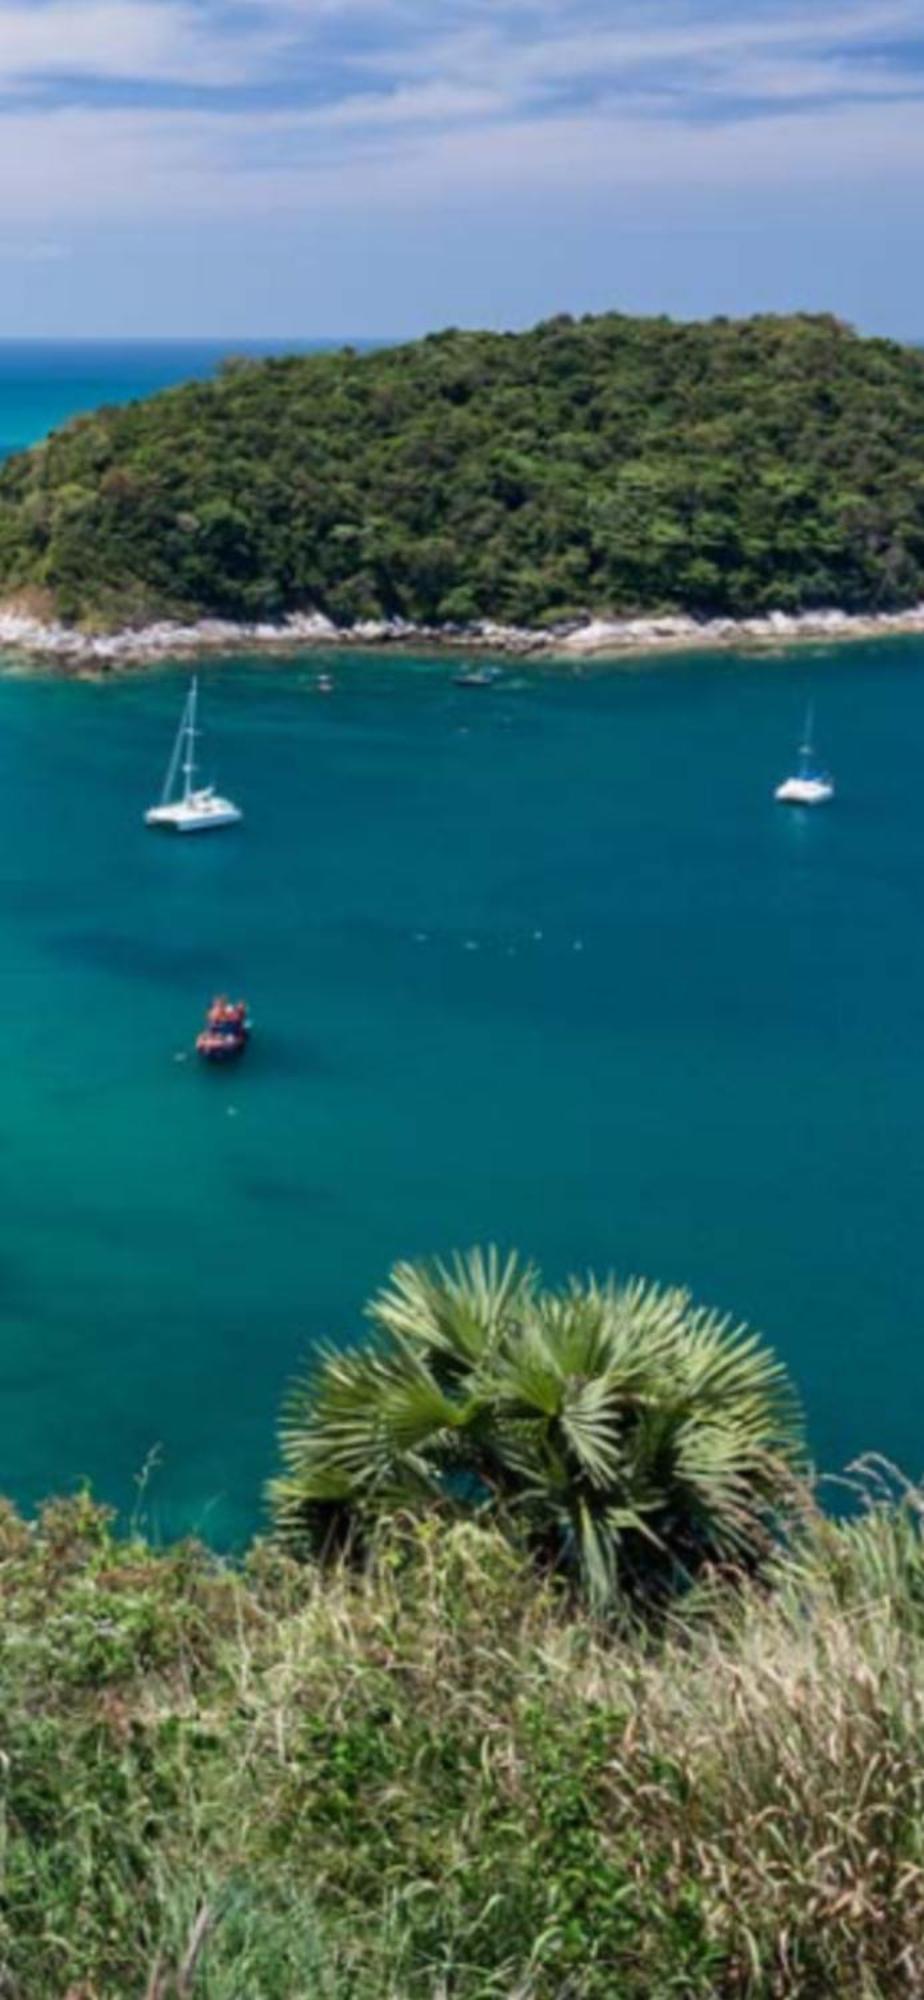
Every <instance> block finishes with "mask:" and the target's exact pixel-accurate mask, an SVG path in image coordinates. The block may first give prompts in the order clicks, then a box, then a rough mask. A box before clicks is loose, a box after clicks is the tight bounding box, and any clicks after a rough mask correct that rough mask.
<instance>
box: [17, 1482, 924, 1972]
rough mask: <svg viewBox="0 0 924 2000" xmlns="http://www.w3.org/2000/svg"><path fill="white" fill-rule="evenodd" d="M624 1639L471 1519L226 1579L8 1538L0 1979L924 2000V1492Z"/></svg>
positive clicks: (149, 1558)
mask: <svg viewBox="0 0 924 2000" xmlns="http://www.w3.org/2000/svg"><path fill="white" fill-rule="evenodd" d="M866 1490H867V1504H866V1506H865V1509H864V1511H863V1513H862V1515H861V1517H860V1518H859V1519H857V1520H856V1521H854V1522H853V1523H851V1524H846V1525H844V1524H837V1523H832V1522H830V1521H825V1520H822V1519H821V1518H817V1517H815V1516H814V1515H813V1514H811V1513H809V1515H808V1516H807V1521H806V1528H805V1534H804V1538H803V1541H802V1544H801V1546H800V1547H799V1549H798V1550H797V1551H796V1552H795V1554H794V1555H793V1557H792V1558H790V1559H787V1561H786V1563H785V1564H782V1565H781V1567H780V1571H779V1574H778V1576H777V1577H776V1578H775V1579H774V1581H773V1585H772V1587H768V1586H767V1585H766V1584H764V1585H762V1586H761V1588H760V1589H758V1588H756V1587H754V1588H753V1589H751V1590H750V1591H748V1592H746V1593H745V1594H744V1595H743V1596H742V1595H741V1593H740V1591H739V1592H736V1593H732V1592H731V1591H728V1592H726V1591H724V1590H723V1587H722V1584H721V1581H718V1582H716V1583H715V1584H714V1585H713V1586H712V1588H711V1591H710V1593H709V1595H708V1601H707V1600H706V1598H705V1597H704V1596H703V1595H702V1594H700V1595H699V1596H698V1597H697V1598H693V1599H691V1600H690V1602H689V1603H688V1604H687V1605H686V1606H685V1608H684V1611H683V1613H682V1615H678V1616H677V1618H676V1619H675V1620H674V1621H673V1623H672V1624H671V1625H670V1626H669V1628H668V1629H667V1630H666V1631H662V1632H661V1633H660V1634H659V1635H658V1636H657V1638H654V1637H652V1636H651V1634H644V1633H642V1632H639V1633H638V1635H637V1636H636V1637H634V1638H633V1637H632V1636H629V1637H626V1636H624V1635H623V1636H620V1637H619V1638H618V1639H614V1638H613V1637H612V1636H611V1635H610V1634H608V1633H607V1631H606V1629H605V1628H604V1627H603V1626H601V1625H598V1624H596V1623H595V1622H594V1621H593V1620H592V1619H591V1618H589V1617H588V1616H586V1615H581V1614H575V1612H574V1608H573V1604H569V1603H568V1602H567V1601H566V1600H565V1599H564V1598H563V1597H562V1596H561V1595H560V1594H559V1593H558V1590H557V1588H556V1587H555V1586H553V1585H551V1584H547V1585H543V1584H537V1581H536V1577H535V1573H534V1571H533V1570H532V1569H531V1568H530V1567H529V1566H528V1565H527V1564H526V1563H525V1562H524V1563H521V1562H520V1560H519V1559H518V1557H517V1555H516V1553H515V1552H514V1551H512V1550H511V1549H510V1547H509V1546H508V1544H507V1543H505V1542H504V1541H502V1540H501V1539H500V1538H499V1537H498V1536H496V1535H495V1534H494V1533H492V1532H490V1531H489V1530H486V1529H484V1528H483V1527H480V1526H478V1525H476V1524H474V1523H469V1524H467V1525H465V1524H456V1525H452V1526H447V1525H446V1524H444V1523H442V1522H440V1520H439V1519H437V1518H433V1519H430V1520H427V1521H425V1522H423V1523H421V1522H419V1521H418V1522H416V1523H413V1522H411V1521H402V1520H398V1521H397V1522H395V1523H393V1524H392V1526H391V1527H390V1528H389V1529H388V1531H387V1532H383V1533H382V1536H381V1538H380V1540H379V1542H378V1544H377V1546H376V1549H375V1551H374V1553H373V1556H372V1558H371V1560H370V1563H369V1566H368V1568H367V1569H366V1570H365V1572H363V1573H362V1574H360V1575H357V1574H355V1573H353V1574H350V1573H348V1572H346V1571H333V1572H328V1573H327V1574H324V1575H322V1574H320V1573H318V1572H316V1571H314V1570H313V1569H310V1568H309V1569H301V1568H298V1567H297V1566H295V1565H294V1564H292V1563H290V1562H289V1561H288V1560H287V1559H286V1558H285V1557H284V1556H281V1555H280V1554H279V1553H278V1552H276V1551H274V1550H273V1549H271V1548H268V1547H263V1548H257V1549H256V1550H255V1551H254V1552H253V1554H252V1555H251V1557H250V1559H249V1561H248V1563H247V1565H246V1566H245V1567H244V1568H243V1569H241V1570H236V1569H234V1568H232V1567H231V1566H227V1565H224V1564H222V1563H220V1562H218V1561H217V1560H216V1559H214V1558H212V1557H210V1556H209V1555H207V1554H206V1553H205V1552H204V1551H202V1550H199V1549H195V1548H191V1547H182V1548H175V1549H172V1550H168V1551H165V1552H163V1553H156V1552H154V1551H152V1550H151V1549H149V1548H147V1547H146V1546H145V1545H144V1544H143V1543H142V1542H140V1541H138V1540H133V1541H129V1542H119V1541H118V1540H116V1539H115V1538H114V1535H113V1532H112V1529H111V1526H110V1524H109V1522H108V1521H107V1519H106V1517H105V1515H103V1514H102V1513H101V1512H100V1511H99V1510H97V1509H95V1508H94V1507H93V1506H92V1505H91V1504H90V1503H89V1502H86V1501H79V1502H74V1503H69V1504H65V1505H57V1506H52V1507H49V1508H47V1509H46V1510H45V1512H44V1514H43V1516H42V1517H41V1519H40V1521H39V1523H38V1524H37V1525H36V1527H35V1528H27V1527H26V1526H24V1524H23V1523H22V1522H21V1521H19V1520H18V1518H17V1517H16V1516H15V1515H14V1514H12V1513H11V1512H7V1513H5V1514H4V1515H3V1516H2V1518H0V1593H2V1600H3V1618H2V1628H0V1692H2V1705H0V1792H2V1829H0V1833H2V1845H0V1868H2V1875H0V1993H2V1994H4V1996H7V1995H8V1996H11V2000H12V1996H19V2000H65V1996H67V1995H70V1996H71V2000H77V1996H78V1995H79V1996H80V2000H135V1996H137V2000H181V1996H183V1995H186V1996H187V2000H346V1996H347V1995H349V1996H350V2000H416V1996H420V2000H425V1996H426V2000H437V1996H445V2000H450V1996H451V2000H493V1996H496V1997H497V2000H501V1996H503V2000H514V1996H516V2000H642V1996H644V2000H662V1996H663V2000H669V1996H683V2000H707V1996H709V1997H710V2000H712V1997H713V1996H715V1997H716V2000H723V1997H724V1996H757V1995H761V1996H763V1995H766V1996H776V1995H779V1996H790V1995H792V1996H803V1995H804V1996H819V2000H821V1996H825V2000H827V1996H834V1995H838V1996H846V2000H886V1996H893V1995H909V1996H910V1995H915V1994H919V1993H921V1992H922V1991H924V1853H922V1847H924V1758H922V1745H924V1589H922V1582H924V1563H922V1556H921V1538H920V1515H921V1502H920V1500H919V1497H918V1495H917V1494H916V1493H914V1492H913V1491H910V1490H909V1491H908V1492H906V1493H904V1494H899V1495H898V1496H897V1497H893V1496H892V1495H891V1494H890V1493H887V1492H886V1491H885V1490H884V1489H882V1490H880V1489H879V1487H877V1486H872V1487H871V1486H870V1484H869V1480H868V1479H867V1482H866Z"/></svg>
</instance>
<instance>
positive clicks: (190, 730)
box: [183, 675, 199, 800]
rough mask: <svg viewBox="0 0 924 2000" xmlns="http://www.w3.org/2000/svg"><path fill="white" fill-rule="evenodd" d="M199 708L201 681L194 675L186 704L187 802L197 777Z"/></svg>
mask: <svg viewBox="0 0 924 2000" xmlns="http://www.w3.org/2000/svg"><path fill="white" fill-rule="evenodd" d="M198 706H199V681H198V678H197V676H195V675H194V676H193V684H192V687H191V688H190V690H189V700H188V702H187V703H186V729H185V744H186V755H185V757H184V759H183V797H184V799H186V800H189V799H190V798H191V797H192V793H193V779H194V777H195V775H196V735H197V731H196V716H197V712H198Z"/></svg>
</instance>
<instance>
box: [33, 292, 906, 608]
mask: <svg viewBox="0 0 924 2000" xmlns="http://www.w3.org/2000/svg"><path fill="white" fill-rule="evenodd" d="M0 588H2V589H3V590H4V591H5V592H6V594H7V596H10V595H11V594H13V593H14V592H19V591H22V590H24V589H28V588H31V589H33V590H35V591H44V592H45V593H46V595H45V598H44V602H46V603H47V604H49V605H51V604H52V603H53V604H54V606H55V607H56V608H57V610H58V611H59V612H60V613H61V614H62V615H64V616H65V617H67V618H72V619H82V620H85V621H87V622H88V623H92V622H94V621H95V622H96V623H104V624H105V623H109V624H112V623H117V622H120V621H124V620H126V619H139V620H140V619H143V618H145V617H148V616H150V615H151V614H152V613H163V612H174V613H179V614H182V615H185V614H189V613H217V614H224V615H230V616H234V617H247V618H254V617H257V618H270V619H272V618H276V617H277V616H278V615H280V614H282V613H284V612H286V611H289V610H294V609H306V608H312V609H319V610H321V611H324V612H326V613H327V614H329V615H330V616H332V617H333V618H334V619H335V620H336V621H337V622H339V623H342V624H349V623H352V622H354V621H355V620H358V619H362V618H365V617H368V616H377V615H382V614H386V615H405V616H409V617H412V618H414V619H417V620H424V621H429V622H434V621H440V622H443V623H448V622H455V623H459V622H461V623H465V622H466V621H470V620H473V619H476V618H478V617H492V618H498V619H502V620H507V621H511V620H512V621H519V622H521V623H529V624H536V623H541V622H542V621H549V620H555V619H558V618H560V617H562V616H565V615H573V614H576V613H579V612H583V611H591V610H592V611H598V612H599V611H611V612H628V611H637V610H645V611H652V610H666V609H670V608H675V609H677V608H679V609H684V610H688V611H694V612H698V613H732V614H742V613H748V612H753V611H759V610H766V609H769V608H776V607H778V608H782V609H784V610H792V609H797V608H800V607H812V606H816V607H817V606H820V605H829V604H837V605H840V606H842V607H844V608H845V609H848V610H863V609H875V608H887V607H900V606H902V605H906V604H909V603H911V602H913V601H915V600H917V599H919V598H921V597H924V356H921V355H919V354H917V353H916V352H914V351H912V350H911V349H907V348H902V347H900V346H898V345H896V344H895V343H892V342H889V341H884V340H866V339H861V338H859V337H857V336H856V335H855V334H853V333H852V332H851V331H850V330H849V329H847V328H845V327H844V326H842V325H840V324H839V323H837V322H836V321H834V320H832V319H829V318H824V317H818V318H811V317H794V318H789V319H786V318H769V317H768V318H758V319H753V320H747V321H741V322H732V321H725V320H717V321H714V322H712V323H709V324H702V325H697V324H692V325H675V324H672V323H670V322H669V321H667V320H637V319H630V318H627V317H624V316H622V315H618V314H610V315H606V316H605V317H602V318H597V319H585V320H582V321H579V322H574V321H572V320H570V319H567V318H561V319H555V320H551V321H549V322H547V323H546V324H544V325H541V326H539V327H537V328H536V329H535V330H534V331H533V332H531V333H526V334H518V335H510V334H507V335H503V334H488V333H459V332H448V333H443V334H439V335H434V336H432V337H430V338H429V339H426V340H423V341H419V342H416V343H414V344H413V345H410V346H407V347H401V348H394V349H391V350H388V351H382V352H378V353H373V354H357V353H354V352H352V351H350V350H349V349H346V350H344V351H343V352H341V353H336V354H322V355H313V356H309V357H298V358H292V359H282V360H279V359H276V360H269V361H262V362H253V363H251V362H240V363H236V364H231V365H229V366H227V367H226V369H225V370H224V371H223V373H222V374H221V376H220V378H219V379H218V380H217V381H215V382H211V383H195V384H190V385H189V386H187V387H183V388H181V389H176V390H170V391H168V392H167V393H166V394H163V395H159V396H156V397H154V398H153V399H152V400H150V401H148V402H144V403H139V404H136V405H134V406H132V407H130V408H127V409H104V410H101V411H99V412H97V414H96V415H94V416H91V417H87V418H82V419H80V420H79V421H76V422H73V423H71V424H69V425H68V426H67V427H66V428H65V429H63V430H61V431H59V432H58V433H57V434H56V435H55V436H53V437H52V438H51V440H50V441H49V442H48V443H47V444H45V445H43V446H41V447H39V448H37V449H35V450H33V451H31V452H28V453H25V454H22V455H20V456H19V457H17V458H15V459H13V460H11V461H10V462H9V463H8V464H7V465H6V466H5V467H4V468H3V469H2V471H0Z"/></svg>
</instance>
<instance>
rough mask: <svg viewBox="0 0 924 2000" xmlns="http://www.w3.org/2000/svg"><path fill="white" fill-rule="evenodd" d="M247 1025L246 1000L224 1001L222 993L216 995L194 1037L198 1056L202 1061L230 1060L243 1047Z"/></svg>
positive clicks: (244, 1047) (241, 1050)
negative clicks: (200, 1031)
mask: <svg viewBox="0 0 924 2000" xmlns="http://www.w3.org/2000/svg"><path fill="white" fill-rule="evenodd" d="M250 1025H251V1024H250V1013H249V1010H248V1006H247V1002H246V1000H228V999H226V998H225V996H224V994H222V995H220V997H219V998H218V999H217V1000H213V1001H212V1004H211V1007H210V1008H209V1011H208V1013H207V1015H206V1017H205V1027H204V1028H203V1030H202V1033H201V1035H198V1036H197V1038H196V1049H197V1051H198V1053H199V1055H200V1056H204V1058H205V1061H206V1062H232V1061H233V1060H234V1058H235V1056H242V1055H243V1053H244V1050H245V1049H246V1047H247V1044H248V1042H249V1040H250Z"/></svg>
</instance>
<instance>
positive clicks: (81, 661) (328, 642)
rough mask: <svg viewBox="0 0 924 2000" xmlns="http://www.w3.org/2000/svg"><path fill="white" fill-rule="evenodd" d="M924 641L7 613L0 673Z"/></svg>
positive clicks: (711, 623) (641, 621) (715, 622)
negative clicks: (273, 659)
mask: <svg viewBox="0 0 924 2000" xmlns="http://www.w3.org/2000/svg"><path fill="white" fill-rule="evenodd" d="M913 633H924V604H918V605H915V606H914V607H913V608H911V609H909V610H906V611H894V612H876V613H870V614H868V615H864V614H856V613H850V612H846V611H837V610H820V611H807V612H800V613H790V612H784V611H771V612H768V613H766V614H765V615H764V616H761V617H756V618H741V619H736V618H711V619H697V618H692V617H689V616H686V615H684V614H681V613H677V614H665V615H664V616H662V617H651V618H610V619H607V618H594V619H589V620H586V621H585V622H583V623H577V622H571V623H568V624H562V625H558V626H552V627H549V628H546V629H543V630H542V631H539V630H535V629H530V628H528V627H518V626H511V625H501V624H496V623H494V622H492V621H491V620H487V619H486V620H483V621H481V622H479V623H478V624H474V625H465V626H451V625H450V626H446V625H442V626H428V625H415V624H411V623H410V622H408V621H407V620H405V619H397V618H396V619H383V620H376V621H373V620H369V621H366V622H363V623H360V624H356V625H351V626H348V627H344V626H338V625H334V624H333V623H332V622H331V620H330V619H329V618H326V617H324V616H323V614H322V613H320V612H297V613H293V614H292V615H291V616H290V617H288V618H286V619H285V620H283V621H281V622H280V623H278V624H253V625H249V624H235V623H233V622H231V621H229V620H225V619H218V618H204V619H201V620H199V621H197V622H196V623H194V624H188V625H184V624H180V623H177V622H174V621H171V620H164V621H163V622H161V623H158V624H153V625H147V626H143V627H139V628H137V629H130V628H126V629H125V630H123V631H118V632H109V633H105V632H104V633H86V632H81V631H79V630H78V629H77V628H76V627H74V626H69V625H64V624H56V623H47V622H44V621H43V620H41V619H39V618H36V617H34V616H32V615H30V614H29V613H28V612H25V611H22V610H19V609H17V608H16V607H15V606H13V607H7V608H6V609H0V664H2V663H3V657H4V656H7V662H8V663H9V662H10V660H12V661H15V659H16V658H17V657H18V658H19V659H21V660H30V661H35V662H39V663H44V664H46V665H49V666H50V665H58V666H59V667H63V668H66V669H71V670H72V671H75V672H80V671H96V672H98V673H100V672H105V671H107V670H110V671H113V670H118V669H119V668H123V667H133V666H151V665H154V664H156V663H157V662H158V661H166V660H173V659H187V658H195V657H197V656H199V655H202V654H209V653H211V654H221V653H224V654H228V653H240V652H252V651H261V652H262V651H267V652H270V651H275V652H280V653H285V652H300V651H308V650H310V649H313V648H316V649H324V650H330V649H332V648H338V647H342V648H351V649H361V648H364V647H370V648H380V647H384V646H392V647H396V648H402V649H405V650H408V651H413V650H414V649H419V648H420V647H427V648H429V647H435V648H440V649H443V648H450V649H452V650H454V651H460V652H479V653H489V654H495V655H501V656H503V655H512V656H514V657H516V658H519V659H530V658H532V659H537V660H542V659H545V660H554V659H560V660H569V659H570V660H575V661H576V660H586V659H599V660H601V661H603V660H607V659H619V658H621V657H626V658H630V657H632V656H633V655H638V654H645V653H659V652H669V651H675V652H677V651H680V652H687V651H694V650H697V649H699V648H704V649H707V650H710V651H712V650H714V649H716V648H720V647H730V648H742V649H746V648H749V647H754V648H761V647H766V646H780V645H789V644H795V643H798V642H800V641H803V640H814V641H816V642H819V641H821V642H824V643H832V642H837V641H842V640H849V639H853V640H856V639H867V638H888V637H896V636H900V635H901V634H913Z"/></svg>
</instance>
